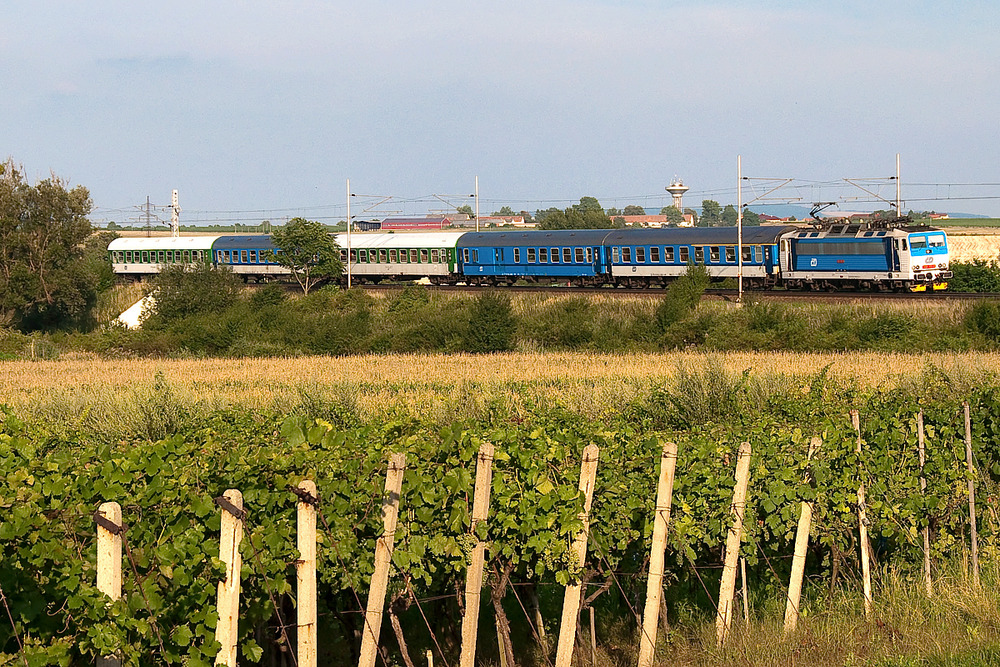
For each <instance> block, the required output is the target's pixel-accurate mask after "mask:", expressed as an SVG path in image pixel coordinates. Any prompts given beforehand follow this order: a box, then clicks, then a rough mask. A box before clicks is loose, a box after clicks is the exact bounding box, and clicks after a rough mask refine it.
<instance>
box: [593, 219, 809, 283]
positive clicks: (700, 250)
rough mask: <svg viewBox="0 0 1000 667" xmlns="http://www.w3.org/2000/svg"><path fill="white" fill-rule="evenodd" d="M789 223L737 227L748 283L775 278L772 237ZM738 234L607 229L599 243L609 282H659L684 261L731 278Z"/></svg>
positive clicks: (672, 275)
mask: <svg viewBox="0 0 1000 667" xmlns="http://www.w3.org/2000/svg"><path fill="white" fill-rule="evenodd" d="M793 229H794V227H787V226H761V227H744V228H743V244H742V257H743V262H742V264H743V276H744V278H745V279H746V280H747V281H748V283H749V284H750V285H751V286H759V287H764V286H766V285H773V284H775V283H776V281H777V280H778V278H779V275H778V273H779V272H778V239H779V238H780V237H781V235H782V234H784V233H786V232H788V231H791V230H793ZM739 240H740V239H739V232H738V231H737V229H736V228H735V227H695V228H686V229H678V228H664V229H621V230H614V231H612V232H611V233H609V234H608V236H607V239H606V240H605V244H606V246H607V251H608V257H609V258H610V269H611V276H612V279H613V282H614V283H615V284H619V285H628V286H632V287H643V286H647V285H653V286H659V285H663V284H665V283H667V282H669V281H671V280H673V279H674V278H677V277H678V276H680V275H682V274H684V272H686V271H687V267H688V265H689V264H699V265H704V266H705V268H706V269H707V270H708V273H709V275H710V276H711V277H712V278H716V279H724V278H736V277H738V276H739V271H740V260H739V253H740V244H739Z"/></svg>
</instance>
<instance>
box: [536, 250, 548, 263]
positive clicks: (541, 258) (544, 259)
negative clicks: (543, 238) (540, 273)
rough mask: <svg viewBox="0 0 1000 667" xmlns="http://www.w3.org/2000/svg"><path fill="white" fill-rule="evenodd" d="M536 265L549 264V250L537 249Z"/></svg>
mask: <svg viewBox="0 0 1000 667" xmlns="http://www.w3.org/2000/svg"><path fill="white" fill-rule="evenodd" d="M538 263H539V264H548V263H549V249H548V248H539V249H538Z"/></svg>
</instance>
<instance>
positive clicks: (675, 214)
mask: <svg viewBox="0 0 1000 667" xmlns="http://www.w3.org/2000/svg"><path fill="white" fill-rule="evenodd" d="M660 215H665V216H667V224H670V225H679V224H681V223H682V222H684V214H683V213H681V212H680V210H678V208H677V207H676V206H664V207H663V208H661V209H660Z"/></svg>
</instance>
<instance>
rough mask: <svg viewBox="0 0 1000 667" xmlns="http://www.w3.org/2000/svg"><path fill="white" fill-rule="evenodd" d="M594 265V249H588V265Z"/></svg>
mask: <svg viewBox="0 0 1000 667" xmlns="http://www.w3.org/2000/svg"><path fill="white" fill-rule="evenodd" d="M593 263H594V249H593V248H587V264H593Z"/></svg>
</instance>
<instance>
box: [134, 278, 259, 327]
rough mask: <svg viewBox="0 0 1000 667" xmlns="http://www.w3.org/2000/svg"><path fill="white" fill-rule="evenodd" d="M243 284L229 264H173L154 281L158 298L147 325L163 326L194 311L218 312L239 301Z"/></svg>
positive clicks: (152, 290)
mask: <svg viewBox="0 0 1000 667" xmlns="http://www.w3.org/2000/svg"><path fill="white" fill-rule="evenodd" d="M240 284H241V281H240V279H239V277H238V276H236V275H235V274H234V273H233V272H232V270H231V269H230V268H229V267H228V266H224V265H223V266H219V267H215V266H212V264H211V263H209V262H203V263H200V264H196V265H193V266H190V265H185V264H171V265H169V266H167V267H166V268H164V269H163V271H161V272H160V273H158V274H157V275H156V277H155V278H154V279H153V280H152V281H151V283H150V287H149V290H148V294H150V295H152V297H153V300H154V301H153V305H152V307H151V308H150V309H149V311H148V312H147V313H145V316H146V319H145V322H144V325H145V326H147V327H149V328H151V329H162V328H165V327H168V326H169V325H171V324H173V323H174V322H177V321H179V320H182V319H184V318H185V317H189V316H191V315H199V314H205V313H212V314H216V315H218V314H220V313H222V312H223V311H225V310H226V309H227V308H229V307H231V306H232V305H233V304H234V303H236V300H237V299H238V298H239V295H240Z"/></svg>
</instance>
